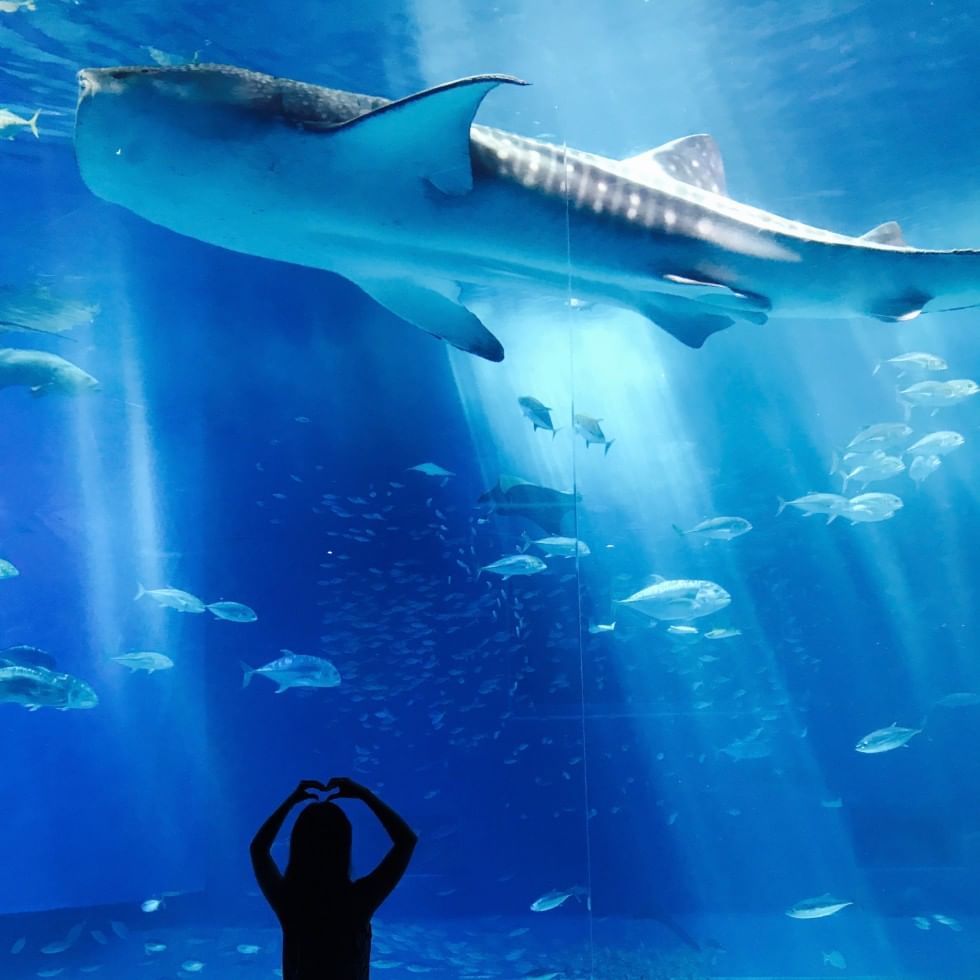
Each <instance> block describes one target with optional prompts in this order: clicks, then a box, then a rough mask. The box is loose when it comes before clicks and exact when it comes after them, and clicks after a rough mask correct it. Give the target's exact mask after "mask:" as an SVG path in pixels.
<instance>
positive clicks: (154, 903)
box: [140, 898, 165, 912]
mask: <svg viewBox="0 0 980 980" xmlns="http://www.w3.org/2000/svg"><path fill="white" fill-rule="evenodd" d="M164 905H165V903H164V901H163V899H162V898H148V899H147V900H146V901H145V902H141V903H140V909H141V910H142V911H143V912H159V911H160V909H162V908H164Z"/></svg>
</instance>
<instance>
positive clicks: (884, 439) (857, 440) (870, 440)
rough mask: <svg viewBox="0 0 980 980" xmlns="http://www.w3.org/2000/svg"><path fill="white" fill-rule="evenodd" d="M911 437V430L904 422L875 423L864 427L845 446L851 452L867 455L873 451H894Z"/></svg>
mask: <svg viewBox="0 0 980 980" xmlns="http://www.w3.org/2000/svg"><path fill="white" fill-rule="evenodd" d="M910 435H912V428H911V426H909V425H906V424H905V423H904V422H875V423H874V424H873V425H866V426H865V427H864V428H863V429H861V430H860V431H859V432H858V434H857V435H856V436H855V437H854V438H853V439H852V440H851V441H850V442H849V443H848V444H847V448H848V449H851V450H859V451H861V452H865V453H869V452H873V451H875V450H879V451H882V452H884V451H886V450H888V449H896V448H898V447H899V446H901V445H903V444H904V443H905V440H906V439H908V437H909V436H910Z"/></svg>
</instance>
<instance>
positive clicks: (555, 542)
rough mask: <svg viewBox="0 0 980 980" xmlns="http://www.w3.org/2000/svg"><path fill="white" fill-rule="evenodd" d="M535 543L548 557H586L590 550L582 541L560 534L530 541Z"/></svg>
mask: <svg viewBox="0 0 980 980" xmlns="http://www.w3.org/2000/svg"><path fill="white" fill-rule="evenodd" d="M531 543H532V544H535V545H537V546H538V547H539V548H540V549H541V550H542V551H543V552H544V553H545V554H546V555H547V556H548V557H549V558H575V557H576V556H578V557H579V558H588V557H589V555H591V554H592V552H591V551H590V550H589V546H588V545H587V544H586V543H585V542H584V541H579V540H578V539H577V538H563V537H560V536H556V537H550V538H538V539H537V541H533V542H531Z"/></svg>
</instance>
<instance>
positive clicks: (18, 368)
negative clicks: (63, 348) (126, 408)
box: [0, 347, 100, 398]
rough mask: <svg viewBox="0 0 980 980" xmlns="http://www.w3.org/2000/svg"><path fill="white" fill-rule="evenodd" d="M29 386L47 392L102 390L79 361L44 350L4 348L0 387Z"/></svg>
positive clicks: (36, 393) (0, 358) (33, 390)
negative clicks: (75, 362) (77, 362)
mask: <svg viewBox="0 0 980 980" xmlns="http://www.w3.org/2000/svg"><path fill="white" fill-rule="evenodd" d="M14 387H25V388H28V389H29V390H30V392H31V394H32V395H33V396H34V397H35V398H40V397H41V396H43V395H51V394H58V395H82V394H85V393H87V392H92V391H98V390H99V387H100V386H99V382H98V381H97V380H96V379H95V378H93V377H92V375H91V374H89V373H88V372H87V371H83V370H82V369H81V368H80V367H79V366H78V365H77V364H72V362H71V361H67V360H65V358H63V357H59V356H58V355H57V354H50V353H48V352H47V351H40V350H22V349H14V348H12V347H4V348H0V388H14Z"/></svg>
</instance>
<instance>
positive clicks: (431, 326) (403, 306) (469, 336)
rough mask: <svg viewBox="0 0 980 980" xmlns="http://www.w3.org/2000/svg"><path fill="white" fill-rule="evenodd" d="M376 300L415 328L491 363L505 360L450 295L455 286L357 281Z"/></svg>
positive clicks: (491, 337) (493, 341) (491, 339)
mask: <svg viewBox="0 0 980 980" xmlns="http://www.w3.org/2000/svg"><path fill="white" fill-rule="evenodd" d="M353 281H354V282H356V283H357V285H358V286H360V287H361V289H363V290H364V292H366V293H367V294H368V296H370V297H371V298H372V299H373V300H375V301H376V302H378V303H380V304H381V305H382V306H383V307H385V309H388V310H390V311H391V312H392V313H394V314H395V316H397V317H401V319H403V320H407V321H408V322H409V323H411V324H412V326H415V327H418V328H419V329H420V330H424V331H425V332H426V333H430V334H432V336H433V337H439V338H440V339H441V340H445V341H446V342H447V343H449V344H452V346H453V347H457V348H459V349H460V350H464V351H466V352H467V353H468V354H476V355H478V356H479V357H483V358H486V359H487V360H488V361H502V360H503V359H504V348H503V345H502V344H501V343H500V341H499V340H497V338H496V337H494V335H493V334H492V333H490V331H489V330H487V328H486V327H485V326H484V325H483V324H482V323H480V321H479V320H478V319H477V317H475V316H474V315H473V314H472V313H470V311H469V310H468V309H466V307H465V306H462V305H461V304H460V303H458V302H457V301H456V300H455V298H451V297H450V296H449V295H447V293H454V294H458V292H459V287H458V286H457V285H456V284H455V283H446V284H443V283H439V284H436V285H435V286H425V285H420V284H419V283H416V282H411V281H410V280H407V279H355V280H353Z"/></svg>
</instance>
